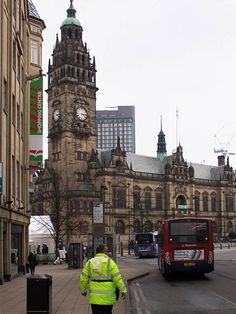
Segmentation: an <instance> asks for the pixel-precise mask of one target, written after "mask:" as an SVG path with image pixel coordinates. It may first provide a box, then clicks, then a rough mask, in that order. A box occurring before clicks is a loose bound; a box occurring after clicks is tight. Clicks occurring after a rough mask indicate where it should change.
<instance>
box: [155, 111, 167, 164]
mask: <svg viewBox="0 0 236 314" xmlns="http://www.w3.org/2000/svg"><path fill="white" fill-rule="evenodd" d="M160 124H161V130H160V132H159V134H158V142H157V158H158V159H160V160H161V161H162V160H163V159H164V158H165V157H166V140H165V134H164V132H163V131H162V116H161V121H160Z"/></svg>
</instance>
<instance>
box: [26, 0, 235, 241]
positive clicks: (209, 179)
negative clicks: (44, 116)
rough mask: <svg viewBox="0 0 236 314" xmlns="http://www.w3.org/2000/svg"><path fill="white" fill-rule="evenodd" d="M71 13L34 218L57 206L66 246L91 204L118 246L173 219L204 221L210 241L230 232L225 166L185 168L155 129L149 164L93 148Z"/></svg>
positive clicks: (53, 69)
mask: <svg viewBox="0 0 236 314" xmlns="http://www.w3.org/2000/svg"><path fill="white" fill-rule="evenodd" d="M75 12H76V11H75V9H74V7H73V3H72V1H71V5H70V8H69V9H68V10H67V19H66V20H65V21H64V22H63V23H62V26H61V40H59V38H58V36H57V38H56V45H55V49H54V51H53V62H52V63H51V62H49V71H48V73H49V85H48V99H49V102H48V112H49V115H48V119H49V120H48V125H49V135H48V139H49V141H48V149H49V154H48V160H47V162H46V166H45V169H44V170H43V171H42V172H41V173H39V176H38V179H37V181H36V190H35V191H36V192H35V196H34V200H33V202H32V205H33V211H34V213H35V214H42V213H44V214H48V213H51V215H54V219H55V218H56V217H57V218H58V216H57V215H55V210H56V209H57V210H58V209H59V208H61V212H62V213H64V214H65V215H62V216H63V217H64V216H66V217H67V218H68V219H67V221H66V222H65V221H64V223H65V224H66V226H65V230H64V231H65V232H64V231H63V232H64V233H63V232H61V233H63V234H64V236H63V241H65V242H69V241H71V240H78V239H79V240H82V241H83V242H86V241H87V236H88V234H91V233H92V209H93V204H94V203H96V202H102V203H103V204H104V206H105V232H107V233H108V232H110V233H113V232H115V233H116V234H120V236H121V241H122V242H123V243H124V245H127V242H128V240H129V239H131V236H132V233H133V232H134V231H138V230H139V231H140V230H143V231H144V230H146V231H152V230H156V229H158V227H159V225H160V224H161V222H162V221H163V219H166V218H173V217H185V216H195V217H210V218H212V219H213V221H214V234H215V237H220V236H223V235H225V234H226V233H227V232H228V231H230V230H231V229H234V230H235V227H236V214H235V192H236V182H235V176H234V172H233V169H232V168H231V167H230V165H229V160H227V163H226V164H225V163H224V162H223V163H221V165H218V166H210V165H205V164H195V163H187V162H186V161H185V159H184V155H183V148H182V147H181V146H180V145H179V146H178V147H177V150H176V152H175V153H173V154H172V155H170V156H167V155H166V144H165V135H164V132H163V131H162V127H161V134H160V136H159V141H160V143H158V145H157V147H158V151H157V157H156V158H155V157H148V156H140V155H136V154H127V153H126V152H125V151H123V150H122V149H121V147H120V141H119V138H118V140H117V145H116V147H114V149H112V150H109V151H104V150H96V122H95V116H96V95H95V94H96V91H97V90H98V89H97V87H96V66H95V59H94V58H93V62H92V63H91V58H90V55H89V52H88V50H87V46H86V44H84V43H83V40H82V31H83V29H82V27H81V25H80V22H79V20H77V19H76V16H75ZM55 178H56V180H55ZM53 179H54V180H53ZM53 182H54V183H53ZM53 191H54V192H55V191H57V193H54V192H53ZM55 195H57V197H56V196H55ZM52 199H54V200H57V205H55V202H54V205H52ZM62 220H63V219H62Z"/></svg>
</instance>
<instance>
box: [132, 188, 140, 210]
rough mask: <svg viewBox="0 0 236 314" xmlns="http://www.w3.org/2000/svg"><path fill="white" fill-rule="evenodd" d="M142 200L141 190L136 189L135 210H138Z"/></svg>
mask: <svg viewBox="0 0 236 314" xmlns="http://www.w3.org/2000/svg"><path fill="white" fill-rule="evenodd" d="M140 201H141V197H140V192H139V191H134V195H133V202H134V210H137V209H139V208H140Z"/></svg>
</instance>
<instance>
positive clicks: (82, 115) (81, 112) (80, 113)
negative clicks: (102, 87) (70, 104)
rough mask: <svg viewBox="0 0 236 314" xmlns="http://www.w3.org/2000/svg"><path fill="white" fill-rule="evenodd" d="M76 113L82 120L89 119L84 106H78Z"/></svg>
mask: <svg viewBox="0 0 236 314" xmlns="http://www.w3.org/2000/svg"><path fill="white" fill-rule="evenodd" d="M76 114H77V117H78V119H79V120H81V121H85V120H86V119H87V111H86V110H85V109H84V108H81V107H80V108H78V109H77V111H76Z"/></svg>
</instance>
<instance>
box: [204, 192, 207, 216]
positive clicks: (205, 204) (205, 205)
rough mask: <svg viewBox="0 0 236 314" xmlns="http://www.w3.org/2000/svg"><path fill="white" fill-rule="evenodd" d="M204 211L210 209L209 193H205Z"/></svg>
mask: <svg viewBox="0 0 236 314" xmlns="http://www.w3.org/2000/svg"><path fill="white" fill-rule="evenodd" d="M203 211H204V212H207V211H208V194H207V193H204V194H203Z"/></svg>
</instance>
